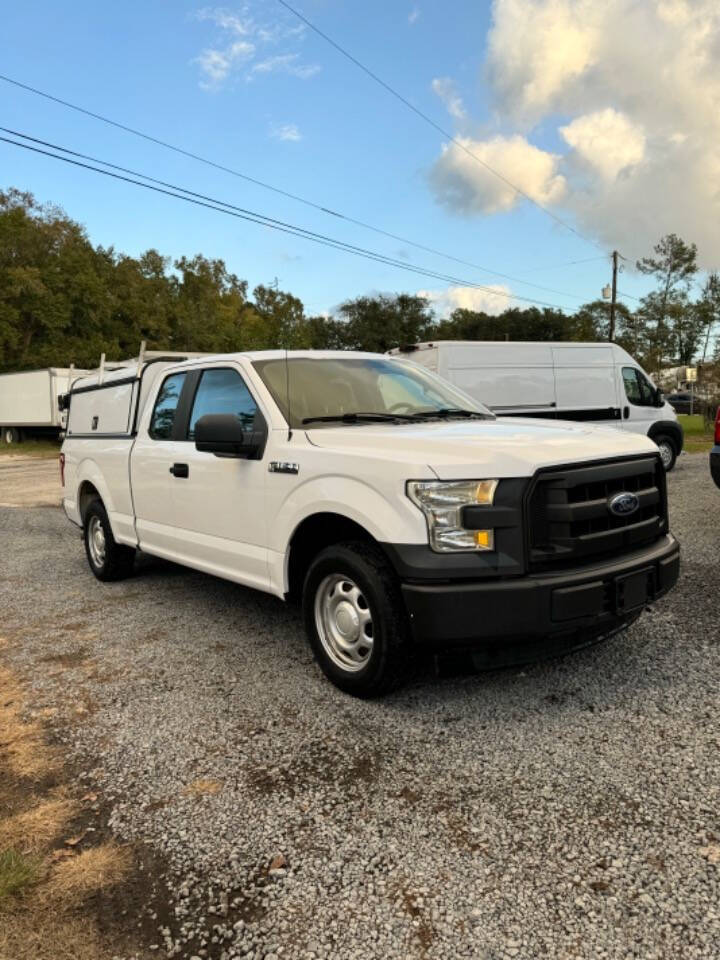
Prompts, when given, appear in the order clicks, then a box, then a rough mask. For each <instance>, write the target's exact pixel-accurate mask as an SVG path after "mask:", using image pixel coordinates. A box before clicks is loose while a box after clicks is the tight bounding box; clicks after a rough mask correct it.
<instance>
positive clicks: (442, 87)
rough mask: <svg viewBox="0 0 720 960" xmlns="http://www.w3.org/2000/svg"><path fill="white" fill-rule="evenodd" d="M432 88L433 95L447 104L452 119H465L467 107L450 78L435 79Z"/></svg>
mask: <svg viewBox="0 0 720 960" xmlns="http://www.w3.org/2000/svg"><path fill="white" fill-rule="evenodd" d="M432 88H433V93H436V94H437V95H438V97H440V99H441V100H442V102H443V103H444V104H445V106H446V108H447V112H448V113H449V114H450V116H451V117H454V118H455V119H456V120H464V119H465V116H466V114H465V106H464V104H463V102H462V98H461V97H460V95H459V94H458V93H457V91H456V90H455V86H454V84H453V82H452V80H451V79H450V77H435V79H434V80H433V82H432Z"/></svg>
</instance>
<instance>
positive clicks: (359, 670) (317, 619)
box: [303, 542, 411, 697]
mask: <svg viewBox="0 0 720 960" xmlns="http://www.w3.org/2000/svg"><path fill="white" fill-rule="evenodd" d="M303 614H304V618H305V628H306V630H307V634H308V639H309V640H310V645H311V646H312V648H313V652H314V654H315V658H316V659H317V661H318V663H319V664H320V667H321V668H322V670H323V672H324V673H325V675H326V676H327V677H328V678H329V679H330V680H332V682H333V683H334V684H335V685H336V686H337V687H339V688H340V689H341V690H344V691H345V692H346V693H351V694H354V695H355V696H358V697H374V696H380V695H382V694H384V693H388V692H389V691H390V690H392V689H394V688H395V687H397V686H399V685H400V684H401V683H402V682H403V680H404V679H405V678H406V677H407V675H408V672H409V667H410V659H411V658H410V648H409V638H408V625H407V617H406V614H405V609H404V604H403V600H402V596H401V594H400V589H399V586H398V583H397V579H396V577H395V574H394V572H393V570H392V569H391V567H390V565H389V564H388V562H387V560H386V558H385V555H384V554H383V553H382V551H381V550H380V549H379V548H378V547H376V546H375V545H374V544H368V543H362V542H349V543H340V544H334V545H333V546H330V547H327V548H326V549H325V550H322V551H321V552H320V553H319V554H318V555H317V557H316V558H315V559H314V560H313V562H312V564H311V565H310V568H309V570H308V572H307V576H306V577H305V585H304V588H303Z"/></svg>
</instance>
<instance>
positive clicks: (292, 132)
mask: <svg viewBox="0 0 720 960" xmlns="http://www.w3.org/2000/svg"><path fill="white" fill-rule="evenodd" d="M270 136H271V137H273V138H274V139H275V140H288V141H290V142H292V143H297V142H298V140H302V134H301V133H300V130H299V129H298V126H297V124H296V123H281V124H272V125H271V127H270Z"/></svg>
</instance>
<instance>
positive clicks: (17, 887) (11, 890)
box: [0, 850, 40, 905]
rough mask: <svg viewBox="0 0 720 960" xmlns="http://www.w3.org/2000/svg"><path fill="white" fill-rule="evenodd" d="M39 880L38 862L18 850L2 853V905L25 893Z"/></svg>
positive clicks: (0, 869)
mask: <svg viewBox="0 0 720 960" xmlns="http://www.w3.org/2000/svg"><path fill="white" fill-rule="evenodd" d="M39 879H40V865H39V863H38V862H37V860H34V859H32V858H30V857H27V856H25V855H24V854H22V853H19V852H18V851H17V850H4V851H3V852H2V853H0V905H2V903H3V901H4V900H7V899H8V898H9V897H14V896H17V895H18V894H20V893H23V891H25V890H27V889H28V888H29V887H31V886H33V884H35V883H37V881H38V880H39Z"/></svg>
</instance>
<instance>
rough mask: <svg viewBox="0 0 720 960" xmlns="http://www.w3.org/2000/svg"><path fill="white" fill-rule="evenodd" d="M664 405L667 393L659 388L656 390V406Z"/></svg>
mask: <svg viewBox="0 0 720 960" xmlns="http://www.w3.org/2000/svg"><path fill="white" fill-rule="evenodd" d="M664 405H665V394H664V393H663V392H662V390H660V389H657V390H656V391H655V406H656V407H662V406H664Z"/></svg>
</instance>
